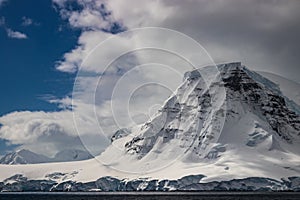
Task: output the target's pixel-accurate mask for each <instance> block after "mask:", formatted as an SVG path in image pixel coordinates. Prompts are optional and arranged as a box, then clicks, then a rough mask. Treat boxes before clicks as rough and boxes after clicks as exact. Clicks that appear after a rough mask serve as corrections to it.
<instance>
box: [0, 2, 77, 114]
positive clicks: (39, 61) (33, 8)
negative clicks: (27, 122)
mask: <svg viewBox="0 0 300 200" xmlns="http://www.w3.org/2000/svg"><path fill="white" fill-rule="evenodd" d="M0 16H1V17H4V18H5V26H6V27H9V28H11V29H12V30H16V31H19V32H22V33H25V34H26V35H27V37H28V38H27V39H16V38H9V37H8V36H7V33H6V30H5V28H4V27H1V29H0V44H1V45H0V52H1V54H0V60H1V74H0V91H1V92H2V94H4V95H1V104H0V115H3V114H6V113H9V112H12V111H19V110H31V111H33V110H56V109H57V106H56V105H55V104H50V103H48V102H47V101H45V99H44V98H43V97H46V96H52V95H53V96H58V97H62V96H65V95H66V94H68V93H70V91H71V90H72V86H73V79H74V74H66V73H61V72H59V71H57V70H56V69H55V63H56V62H57V61H58V60H59V59H60V58H61V57H62V55H63V54H64V53H65V52H66V51H68V50H70V49H71V48H73V47H74V46H75V45H76V41H77V37H78V35H79V31H76V30H74V29H71V28H69V26H68V24H67V23H65V22H64V21H63V20H62V19H61V18H60V16H59V14H58V13H57V12H56V11H55V9H54V8H53V6H52V2H51V1H50V0H42V1H38V0H26V1H18V0H11V1H7V2H5V3H4V5H2V6H1V7H0ZM23 17H27V18H30V19H32V20H33V24H31V25H28V26H24V25H22V22H23V20H22V18H23Z"/></svg>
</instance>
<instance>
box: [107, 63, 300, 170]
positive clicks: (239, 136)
mask: <svg viewBox="0 0 300 200" xmlns="http://www.w3.org/2000/svg"><path fill="white" fill-rule="evenodd" d="M211 68H212V67H206V68H203V69H200V70H194V71H192V72H188V73H186V75H185V77H184V82H183V84H182V85H181V86H180V87H179V88H178V90H177V91H176V92H175V95H174V96H171V97H170V98H169V99H168V100H167V101H166V103H165V105H164V106H163V107H162V109H160V110H159V111H158V113H157V114H156V116H155V117H154V118H153V119H151V120H150V121H148V122H146V123H145V124H144V125H142V126H141V127H140V128H138V129H136V130H135V131H133V132H131V133H130V134H129V135H128V136H125V137H118V138H119V139H117V140H113V143H112V145H111V146H110V147H109V148H108V149H107V150H106V151H105V152H104V153H102V155H101V160H102V161H104V162H105V164H106V165H109V166H110V165H113V166H114V168H116V169H119V170H125V171H132V169H134V172H140V173H141V172H144V171H149V170H150V171H151V170H152V171H153V170H157V169H159V168H161V167H165V166H167V165H169V164H170V163H172V162H173V161H178V160H180V161H181V162H183V163H203V162H207V161H208V160H213V161H210V162H218V160H222V159H224V158H225V157H227V156H229V155H230V156H231V154H235V153H233V152H239V154H238V155H240V156H242V155H243V154H245V155H249V154H253V155H260V156H261V157H262V158H263V157H264V158H266V159H267V158H272V159H278V156H279V155H280V160H278V163H284V164H287V163H289V162H290V161H291V160H289V159H290V156H291V155H297V156H299V155H300V148H299V144H300V118H299V115H298V114H296V112H295V111H293V108H294V107H295V106H294V102H292V101H286V99H285V97H284V95H282V93H281V92H280V89H279V87H278V86H277V85H276V84H275V83H273V82H271V81H269V80H268V79H266V78H264V77H263V76H261V75H259V74H257V73H255V72H252V71H250V70H248V69H247V68H246V67H244V66H242V65H241V63H229V64H221V65H218V68H219V71H220V75H218V76H215V77H214V76H212V75H213V74H211V72H210V70H211ZM202 75H205V76H208V75H209V76H210V77H209V78H207V77H206V79H204V78H203V76H202ZM207 80H209V81H210V82H208V81H207ZM116 152H117V153H116ZM287 152H289V153H290V154H287ZM112 155H114V156H112ZM243 159H244V158H243ZM128 160H130V161H131V162H130V163H131V164H130V165H128V164H126V165H123V163H126V161H128ZM247 162H255V163H256V162H260V161H259V160H257V159H254V160H251V158H250V159H248V160H247ZM270 164H271V163H270ZM289 164H291V165H293V162H291V163H289ZM289 164H288V165H289ZM260 165H261V163H260ZM271 165H273V164H271ZM279 165H280V164H279ZM227 167H228V166H227V165H225V168H227ZM296 167H297V169H295V170H298V168H299V166H296Z"/></svg>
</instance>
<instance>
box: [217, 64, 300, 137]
mask: <svg viewBox="0 0 300 200" xmlns="http://www.w3.org/2000/svg"><path fill="white" fill-rule="evenodd" d="M223 70H224V71H223V73H224V74H226V76H225V77H224V78H223V81H224V86H225V88H226V89H227V91H228V92H227V95H228V96H229V98H230V99H238V100H242V101H243V102H244V103H245V104H247V105H250V106H252V107H253V109H254V110H256V111H257V112H258V113H260V114H261V115H262V116H263V117H264V118H265V120H266V121H267V122H268V123H269V124H270V127H271V128H272V129H273V130H274V131H275V132H276V133H277V134H278V135H279V136H280V137H281V138H282V139H284V140H285V141H287V142H289V143H292V141H293V137H294V136H299V135H300V116H299V115H298V114H297V113H295V112H294V111H292V110H291V109H289V107H288V106H287V103H286V100H285V99H284V98H283V97H282V96H280V95H279V94H278V92H277V91H274V90H271V89H269V88H267V87H266V86H265V85H262V84H260V83H259V82H258V81H256V80H254V79H253V78H252V77H251V73H253V72H250V71H249V70H247V69H246V68H244V67H243V66H241V65H236V66H235V67H232V66H226V65H225V66H224V67H223ZM221 71H222V70H221ZM224 74H223V75H224ZM252 76H253V74H252ZM269 84H270V83H269Z"/></svg>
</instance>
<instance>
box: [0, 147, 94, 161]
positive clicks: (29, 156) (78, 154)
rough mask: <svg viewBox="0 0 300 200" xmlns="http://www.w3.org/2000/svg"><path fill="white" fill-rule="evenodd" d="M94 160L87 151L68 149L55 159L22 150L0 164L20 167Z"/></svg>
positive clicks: (3, 159) (2, 159) (3, 158)
mask: <svg viewBox="0 0 300 200" xmlns="http://www.w3.org/2000/svg"><path fill="white" fill-rule="evenodd" d="M90 158H92V155H91V154H89V153H88V152H86V151H82V150H78V149H67V150H63V151H60V152H58V153H57V154H56V155H55V156H54V157H53V158H49V157H47V156H44V155H41V154H37V153H34V152H32V151H29V150H26V149H21V150H18V151H15V152H11V153H8V154H6V155H5V156H3V157H2V158H1V159H0V164H6V165H18V164H36V163H49V162H68V161H79V160H87V159H90Z"/></svg>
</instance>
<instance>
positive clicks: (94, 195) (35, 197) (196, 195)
mask: <svg viewBox="0 0 300 200" xmlns="http://www.w3.org/2000/svg"><path fill="white" fill-rule="evenodd" d="M6 199H15V200H21V199H22V200H45V199H47V200H48V199H50V200H60V199H63V200H86V199H89V200H100V199H101V200H117V199H129V200H150V199H159V200H168V199H180V200H196V199H197V200H202V199H203V200H204V199H205V200H207V199H208V200H216V199H221V200H249V199H251V200H252V199H255V200H261V199H263V200H277V199H278V200H279V199H285V200H288V199H289V200H300V192H23V193H22V192H17V193H12V192H8V193H6V192H5V193H0V200H6Z"/></svg>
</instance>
